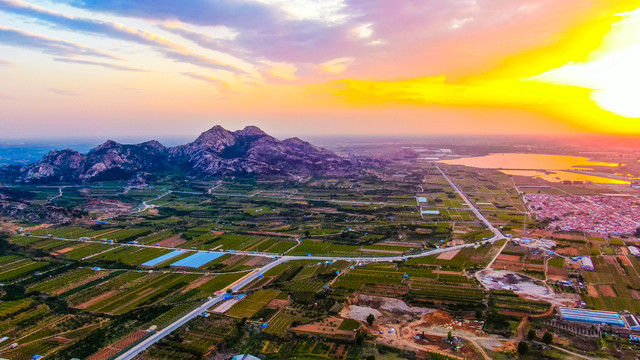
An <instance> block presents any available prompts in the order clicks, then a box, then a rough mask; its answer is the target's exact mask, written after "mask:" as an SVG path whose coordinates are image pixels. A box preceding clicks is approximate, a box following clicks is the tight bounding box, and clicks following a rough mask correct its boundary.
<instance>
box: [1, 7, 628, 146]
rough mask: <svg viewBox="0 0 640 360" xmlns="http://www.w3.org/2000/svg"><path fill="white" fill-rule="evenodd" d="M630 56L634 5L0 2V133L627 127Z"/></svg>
mask: <svg viewBox="0 0 640 360" xmlns="http://www.w3.org/2000/svg"><path fill="white" fill-rule="evenodd" d="M638 64H640V1H638V0H629V1H622V0H621V1H616V0H447V1H443V0H402V1H391V0H254V1H243V0H189V1H174V0H139V1H125V0H115V1H101V0H84V1H82V0H62V1H35V0H34V1H22V0H0V126H1V128H2V132H1V133H0V138H42V137H72V136H92V137H106V136H110V137H117V136H136V135H140V134H144V135H149V136H154V135H188V134H197V133H198V132H201V131H203V130H206V129H208V128H210V127H211V126H213V125H215V124H221V125H223V126H224V127H226V128H229V129H231V130H235V129H238V128H242V127H244V126H245V125H258V126H260V127H262V128H263V129H264V130H265V131H267V132H269V133H273V134H274V135H278V136H290V135H306V134H364V135H387V134H394V135H395V134H398V135H401V134H411V135H421V134H576V133H578V134H580V133H596V134H601V133H602V134H625V135H635V134H638V133H640V99H639V96H640V66H639V65H638Z"/></svg>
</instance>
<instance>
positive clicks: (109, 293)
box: [75, 290, 120, 309]
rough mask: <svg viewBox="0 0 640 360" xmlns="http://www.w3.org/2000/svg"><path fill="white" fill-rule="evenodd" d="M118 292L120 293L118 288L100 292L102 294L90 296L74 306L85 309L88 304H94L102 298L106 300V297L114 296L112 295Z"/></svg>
mask: <svg viewBox="0 0 640 360" xmlns="http://www.w3.org/2000/svg"><path fill="white" fill-rule="evenodd" d="M118 293H120V291H119V290H111V291H107V292H105V293H102V294H100V295H98V296H96V297H94V298H91V299H89V301H85V302H83V303H82V304H80V305H78V306H75V307H77V308H79V309H86V308H88V307H89V306H91V305H95V304H97V303H99V302H101V301H102V300H106V299H108V298H110V297H112V296H114V295H116V294H118Z"/></svg>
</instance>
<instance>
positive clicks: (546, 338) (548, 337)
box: [542, 331, 553, 345]
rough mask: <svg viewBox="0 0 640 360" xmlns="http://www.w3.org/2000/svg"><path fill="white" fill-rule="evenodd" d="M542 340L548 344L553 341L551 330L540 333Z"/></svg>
mask: <svg viewBox="0 0 640 360" xmlns="http://www.w3.org/2000/svg"><path fill="white" fill-rule="evenodd" d="M542 342H543V343H545V344H547V345H549V344H551V343H552V342H553V333H552V332H551V331H547V332H546V333H544V335H542Z"/></svg>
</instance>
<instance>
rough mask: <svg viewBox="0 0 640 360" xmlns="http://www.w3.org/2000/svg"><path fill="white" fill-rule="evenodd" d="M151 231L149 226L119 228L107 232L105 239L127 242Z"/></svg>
mask: <svg viewBox="0 0 640 360" xmlns="http://www.w3.org/2000/svg"><path fill="white" fill-rule="evenodd" d="M151 231H152V229H151V228H137V229H120V230H117V231H114V232H112V233H109V234H108V236H107V239H113V240H114V241H116V242H127V241H132V240H135V239H137V238H138V237H141V236H145V235H148V234H150V233H151Z"/></svg>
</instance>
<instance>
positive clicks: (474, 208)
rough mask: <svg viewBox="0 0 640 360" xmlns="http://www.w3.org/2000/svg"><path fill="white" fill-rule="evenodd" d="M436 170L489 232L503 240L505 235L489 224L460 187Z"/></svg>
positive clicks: (443, 173)
mask: <svg viewBox="0 0 640 360" xmlns="http://www.w3.org/2000/svg"><path fill="white" fill-rule="evenodd" d="M436 168H437V169H438V170H439V171H440V173H442V176H444V178H445V179H446V180H447V182H449V185H451V187H452V188H453V189H454V190H455V191H456V192H457V193H458V195H460V197H461V198H462V200H464V202H466V203H467V205H468V206H469V207H470V208H471V211H473V213H474V214H476V216H477V217H478V219H480V221H482V222H483V223H484V224H485V225H486V226H487V228H488V229H489V230H491V232H492V233H493V234H494V235H495V236H497V237H499V238H503V237H504V235H502V233H501V232H500V230H498V229H497V228H496V227H495V226H493V225H492V224H491V222H489V220H487V218H485V217H484V215H482V213H481V212H480V210H479V209H478V208H477V207H476V205H475V204H474V203H472V202H471V200H469V198H468V197H467V195H465V194H464V193H463V192H462V190H460V188H458V185H456V184H455V183H454V182H453V181H452V180H451V178H450V177H449V175H447V174H446V173H445V172H444V171H442V169H440V167H439V166H436Z"/></svg>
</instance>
